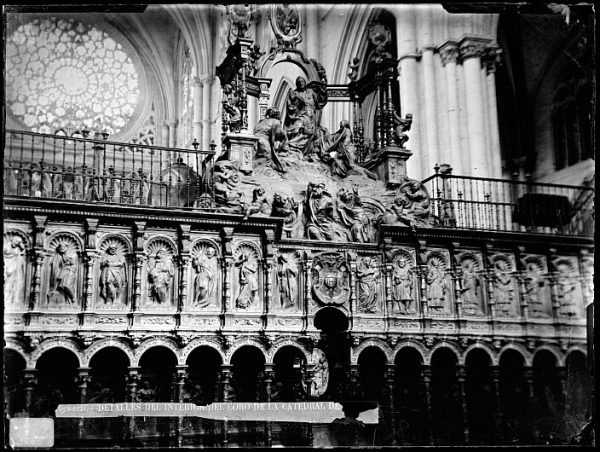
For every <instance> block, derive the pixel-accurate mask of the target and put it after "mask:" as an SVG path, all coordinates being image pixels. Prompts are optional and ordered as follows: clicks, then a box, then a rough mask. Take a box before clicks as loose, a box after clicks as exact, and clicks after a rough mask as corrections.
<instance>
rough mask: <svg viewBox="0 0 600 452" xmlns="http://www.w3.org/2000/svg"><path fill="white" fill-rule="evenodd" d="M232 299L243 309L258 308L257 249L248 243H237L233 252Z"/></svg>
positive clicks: (259, 280) (258, 275)
mask: <svg viewBox="0 0 600 452" xmlns="http://www.w3.org/2000/svg"><path fill="white" fill-rule="evenodd" d="M233 262H234V270H233V273H234V277H233V297H234V298H233V299H234V300H235V307H236V308H237V309H243V310H250V311H253V310H257V309H259V308H260V301H259V300H260V291H261V283H260V282H261V269H260V264H261V262H260V255H259V252H258V250H257V249H256V248H255V247H254V246H253V245H251V244H249V243H242V244H240V245H238V247H237V248H236V249H235V251H234V253H233Z"/></svg>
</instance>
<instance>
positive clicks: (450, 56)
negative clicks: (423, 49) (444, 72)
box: [439, 42, 460, 66]
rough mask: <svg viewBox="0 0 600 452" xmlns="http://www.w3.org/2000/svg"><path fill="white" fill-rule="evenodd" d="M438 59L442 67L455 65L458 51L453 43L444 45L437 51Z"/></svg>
mask: <svg viewBox="0 0 600 452" xmlns="http://www.w3.org/2000/svg"><path fill="white" fill-rule="evenodd" d="M439 53H440V58H441V59H442V65H443V66H446V65H447V64H448V63H456V62H457V61H458V57H459V53H460V52H459V49H458V46H457V45H456V44H455V43H450V42H448V43H446V44H444V45H443V46H442V47H440V49H439Z"/></svg>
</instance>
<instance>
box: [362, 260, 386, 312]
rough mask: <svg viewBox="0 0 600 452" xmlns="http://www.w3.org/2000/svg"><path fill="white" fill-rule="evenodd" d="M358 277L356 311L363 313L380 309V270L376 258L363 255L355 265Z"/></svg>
mask: <svg viewBox="0 0 600 452" xmlns="http://www.w3.org/2000/svg"><path fill="white" fill-rule="evenodd" d="M356 276H357V278H358V311H359V312H361V313H365V314H376V313H378V312H380V311H381V305H380V303H381V302H380V297H381V294H380V291H381V283H380V281H381V279H380V277H381V272H380V270H379V264H378V262H377V259H375V258H373V257H363V258H360V259H359V260H358V264H357V266H356Z"/></svg>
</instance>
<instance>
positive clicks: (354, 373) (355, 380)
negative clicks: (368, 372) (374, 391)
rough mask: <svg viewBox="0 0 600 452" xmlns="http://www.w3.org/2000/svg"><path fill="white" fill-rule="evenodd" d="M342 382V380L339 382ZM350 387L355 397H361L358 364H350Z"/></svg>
mask: <svg viewBox="0 0 600 452" xmlns="http://www.w3.org/2000/svg"><path fill="white" fill-rule="evenodd" d="M338 384H341V382H338ZM350 388H351V391H352V398H353V399H360V395H361V387H360V370H359V366H358V364H351V365H350Z"/></svg>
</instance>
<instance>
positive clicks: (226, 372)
mask: <svg viewBox="0 0 600 452" xmlns="http://www.w3.org/2000/svg"><path fill="white" fill-rule="evenodd" d="M232 368H233V366H231V365H229V364H221V372H220V375H219V383H220V384H221V390H220V391H219V392H220V396H221V401H222V402H229V401H231V386H230V381H231V369H232ZM220 425H221V433H222V435H223V439H222V445H223V447H227V444H228V443H229V437H228V436H227V429H228V426H227V421H221V422H220Z"/></svg>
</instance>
